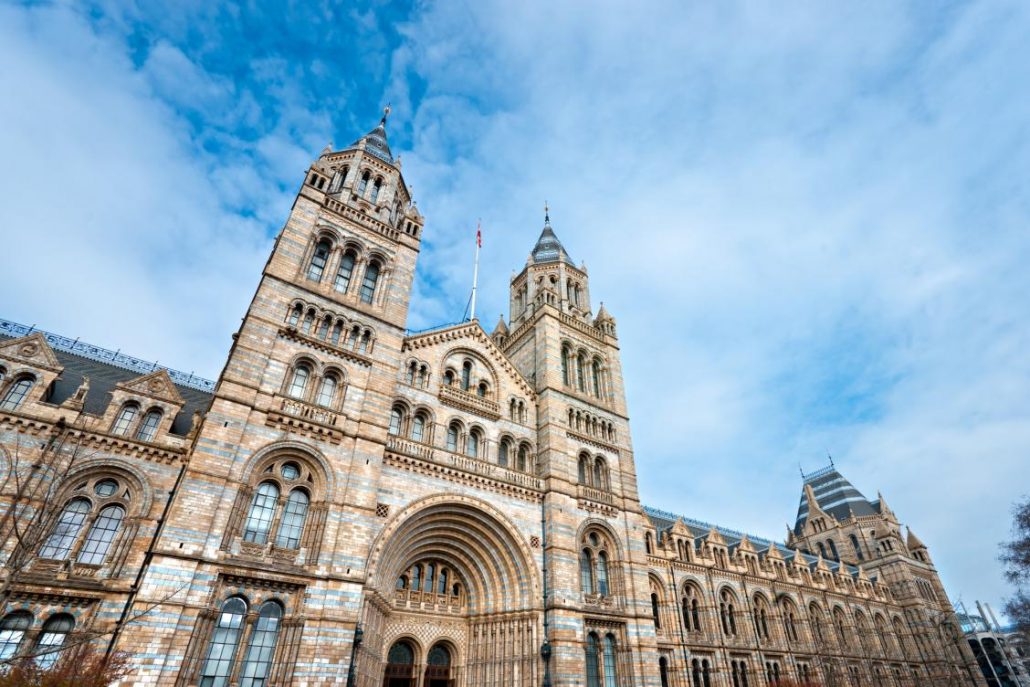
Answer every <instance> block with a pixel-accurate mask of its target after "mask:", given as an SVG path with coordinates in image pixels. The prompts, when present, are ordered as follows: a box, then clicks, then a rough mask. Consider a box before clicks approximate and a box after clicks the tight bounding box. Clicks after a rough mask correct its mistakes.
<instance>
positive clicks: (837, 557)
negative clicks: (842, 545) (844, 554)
mask: <svg viewBox="0 0 1030 687" xmlns="http://www.w3.org/2000/svg"><path fill="white" fill-rule="evenodd" d="M826 543H827V544H829V545H830V555H831V556H833V560H835V561H840V554H838V553H837V545H836V544H834V543H833V540H832V539H827V540H826Z"/></svg>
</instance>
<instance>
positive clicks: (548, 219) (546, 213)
mask: <svg viewBox="0 0 1030 687" xmlns="http://www.w3.org/2000/svg"><path fill="white" fill-rule="evenodd" d="M550 223H551V208H550V207H548V205H547V201H546V200H545V201H544V224H550Z"/></svg>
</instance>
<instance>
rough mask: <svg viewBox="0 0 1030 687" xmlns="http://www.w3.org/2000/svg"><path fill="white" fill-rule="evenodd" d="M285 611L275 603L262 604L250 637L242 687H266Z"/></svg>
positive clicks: (242, 670) (241, 676)
mask: <svg viewBox="0 0 1030 687" xmlns="http://www.w3.org/2000/svg"><path fill="white" fill-rule="evenodd" d="M282 617H283V609H282V606H280V605H279V604H277V603H276V602H275V601H266V602H265V603H263V604H261V611H260V613H258V618H257V622H256V623H255V624H254V632H253V633H252V634H251V636H250V645H249V646H248V647H247V655H246V656H245V657H244V659H243V668H242V669H241V670H240V687H264V686H265V681H266V680H267V679H268V671H269V669H270V668H271V667H272V656H273V655H274V654H275V645H276V642H277V641H278V640H279V626H280V624H281V623H282Z"/></svg>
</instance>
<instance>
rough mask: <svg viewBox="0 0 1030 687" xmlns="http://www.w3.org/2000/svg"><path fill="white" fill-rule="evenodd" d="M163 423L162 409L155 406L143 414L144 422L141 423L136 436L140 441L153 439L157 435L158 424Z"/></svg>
mask: <svg viewBox="0 0 1030 687" xmlns="http://www.w3.org/2000/svg"><path fill="white" fill-rule="evenodd" d="M160 424H161V411H160V410H158V409H157V408H153V409H151V410H148V411H147V414H146V415H144V416H143V422H141V423H140V425H139V430H137V432H136V438H137V439H139V440H140V441H153V440H154V437H155V436H157V426H158V425H160Z"/></svg>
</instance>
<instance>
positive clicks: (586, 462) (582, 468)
mask: <svg viewBox="0 0 1030 687" xmlns="http://www.w3.org/2000/svg"><path fill="white" fill-rule="evenodd" d="M591 477H592V475H591V474H590V456H588V455H586V454H580V456H579V483H580V484H586V485H589V484H590V478H591Z"/></svg>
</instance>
